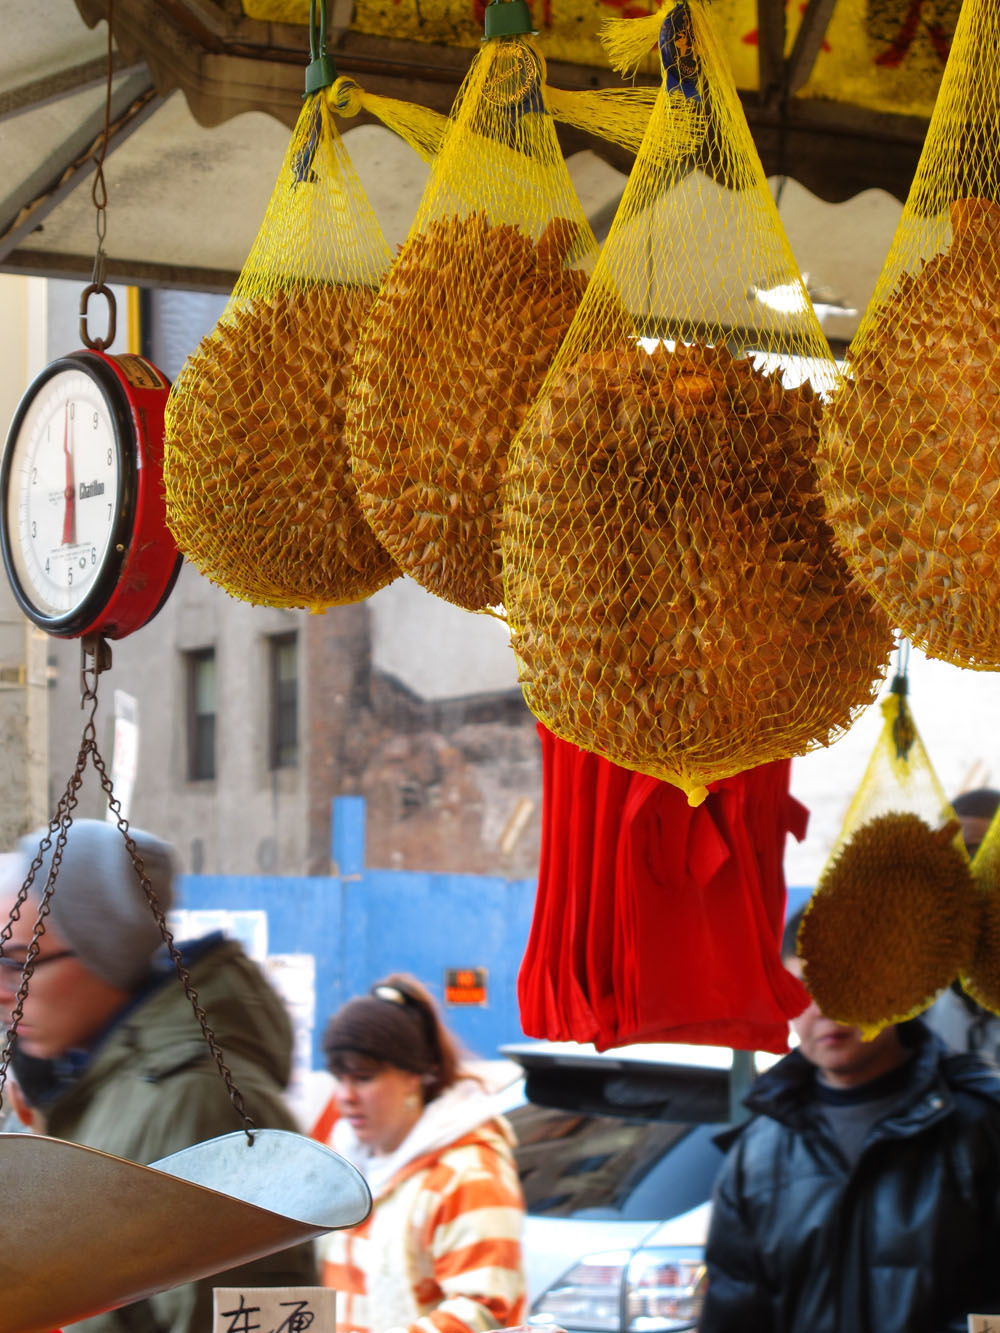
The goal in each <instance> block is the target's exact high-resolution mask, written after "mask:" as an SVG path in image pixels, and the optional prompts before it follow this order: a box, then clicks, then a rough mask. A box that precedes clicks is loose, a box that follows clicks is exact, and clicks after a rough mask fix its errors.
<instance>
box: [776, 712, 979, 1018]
mask: <svg viewBox="0 0 1000 1333" xmlns="http://www.w3.org/2000/svg"><path fill="white" fill-rule="evenodd" d="M882 713H883V724H882V730H881V733H880V735H879V738H878V741H877V742H876V745H875V748H874V750H873V751H872V755H871V758H870V760H869V762H868V766H867V768H866V770H865V773H864V776H863V777H862V779H861V782H860V784H859V786H858V789H857V791H856V793H855V795H854V798H853V799H852V801H851V804H850V806H849V808H848V811H847V814H846V815H845V817H844V821H843V824H842V826H841V829H840V833H839V835H838V838H837V842H836V844H835V846H834V848H833V851H832V852H831V855H830V857H829V859H828V861H827V864H826V866H825V867H824V869H823V873H822V875H821V876H820V879H819V883H818V885H817V888H816V892H815V893H814V894H813V897H812V898H811V899H810V903H809V907H808V909H807V911H806V915H805V917H804V919H803V922H802V926H801V927H800V930H799V937H798V952H799V954H800V956H801V958H802V960H803V971H804V975H805V981H806V985H807V986H808V987H809V990H810V992H811V993H812V995H813V996H814V998H815V999H816V1002H817V1004H818V1005H819V1007H820V1008H821V1009H822V1010H823V1012H824V1013H825V1014H826V1015H827V1016H828V1017H830V1018H835V1019H837V1020H838V1021H840V1022H842V1023H848V1024H851V1025H854V1026H858V1027H860V1028H861V1029H862V1030H863V1031H864V1033H865V1035H866V1036H868V1037H873V1036H875V1034H876V1033H877V1032H879V1031H880V1030H881V1029H882V1028H883V1027H886V1026H887V1025H888V1024H890V1023H895V1022H900V1021H902V1020H903V1019H905V1018H911V1017H913V1015H914V1014H917V1013H920V1011H921V1010H923V1009H926V1008H927V1006H928V1005H929V1004H931V1002H932V1001H933V999H934V997H935V995H936V994H937V993H938V992H939V991H941V990H943V989H944V987H945V986H947V985H949V984H950V982H952V981H953V980H954V979H955V977H956V976H958V974H959V971H960V970H961V969H962V968H963V967H964V966H965V964H966V963H967V962H968V960H969V958H970V957H971V955H972V950H973V946H974V941H975V937H976V932H977V928H978V914H979V909H978V902H977V895H976V891H975V888H974V885H973V881H972V877H971V873H970V869H969V858H968V855H967V854H966V851H965V845H964V843H963V842H962V836H961V832H960V828H959V824H958V822H957V820H955V817H954V812H953V811H952V809H951V805H950V804H949V801H948V798H947V797H946V795H945V793H944V789H943V788H942V786H941V783H940V781H939V780H938V777H937V774H936V773H935V771H934V768H933V765H932V764H931V761H930V758H929V756H928V754H927V751H926V749H925V748H924V745H923V742H922V741H921V739H920V735H919V733H918V732H917V729H916V726H915V724H914V722H913V717H912V714H911V713H910V710H909V706H908V704H907V702H906V699H905V697H904V696H901V695H899V694H895V693H893V694H891V695H889V696H888V698H886V699H885V700H884V701H883V703H882Z"/></svg>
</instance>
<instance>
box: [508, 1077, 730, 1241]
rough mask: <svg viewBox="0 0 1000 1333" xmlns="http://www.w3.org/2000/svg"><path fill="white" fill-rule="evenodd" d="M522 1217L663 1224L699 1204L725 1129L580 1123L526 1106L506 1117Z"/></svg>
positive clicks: (610, 1119) (588, 1119) (616, 1119)
mask: <svg viewBox="0 0 1000 1333" xmlns="http://www.w3.org/2000/svg"><path fill="white" fill-rule="evenodd" d="M507 1114H508V1119H509V1120H510V1122H511V1124H512V1125H513V1127H514V1130H515V1132H516V1133H517V1138H518V1145H519V1146H518V1148H517V1164H518V1170H519V1172H520V1176H521V1187H522V1189H523V1190H524V1197H525V1202H526V1204H527V1208H528V1212H529V1213H530V1214H533V1215H536V1216H539V1215H540V1216H545V1217H576V1218H591V1219H602V1218H604V1219H614V1220H619V1221H643V1222H656V1221H666V1220H667V1219H668V1218H671V1217H676V1216H678V1214H680V1213H684V1212H687V1211H688V1209H689V1208H694V1207H696V1206H697V1205H698V1204H700V1203H704V1202H705V1200H706V1199H707V1198H708V1197H709V1195H710V1194H711V1192H712V1183H713V1181H714V1179H715V1176H716V1172H717V1171H718V1169H719V1165H720V1164H721V1162H722V1154H721V1152H720V1151H719V1149H718V1148H717V1147H716V1146H715V1144H714V1143H713V1142H712V1138H713V1135H715V1134H717V1133H718V1132H719V1131H720V1130H722V1129H724V1128H725V1126H724V1125H721V1124H713V1125H706V1124H701V1125H691V1124H670V1123H664V1122H660V1121H657V1122H648V1121H637V1120H629V1119H626V1118H624V1117H621V1116H602V1115H585V1114H581V1113H577V1112H571V1111H557V1110H550V1109H548V1108H546V1107H542V1106H536V1105H533V1104H532V1103H530V1102H529V1103H527V1104H525V1105H522V1106H520V1107H517V1108H515V1109H514V1110H512V1111H509V1112H508V1113H507Z"/></svg>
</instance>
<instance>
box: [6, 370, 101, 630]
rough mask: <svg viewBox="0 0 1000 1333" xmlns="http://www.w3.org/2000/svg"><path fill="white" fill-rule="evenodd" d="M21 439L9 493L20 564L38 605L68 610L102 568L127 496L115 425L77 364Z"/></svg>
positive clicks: (58, 380) (42, 402) (52, 384)
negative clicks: (117, 515) (123, 489)
mask: <svg viewBox="0 0 1000 1333" xmlns="http://www.w3.org/2000/svg"><path fill="white" fill-rule="evenodd" d="M19 443H20V447H19V448H18V449H17V452H16V456H15V457H14V459H12V464H11V467H12V472H11V483H10V487H9V490H8V494H7V505H8V513H7V522H8V525H9V527H10V530H11V532H12V533H16V534H17V540H16V541H15V543H14V547H13V552H12V554H13V564H14V570H15V572H16V574H17V576H18V578H19V579H20V580H21V582H22V584H24V585H25V586H26V587H29V588H30V589H31V590H32V595H33V600H35V601H36V602H37V603H38V605H39V607H40V609H42V610H44V611H47V612H49V613H50V614H51V615H54V616H57V615H62V614H65V613H66V612H67V611H70V610H72V609H73V607H74V606H78V605H79V604H80V602H81V601H82V600H83V599H84V597H85V596H86V595H87V593H88V592H89V590H90V588H91V586H92V584H93V582H94V580H95V579H96V578H97V577H98V575H99V574H100V572H101V571H102V569H104V567H105V562H106V560H107V557H108V554H109V546H110V544H111V541H112V538H113V535H114V527H115V522H114V516H115V511H116V510H117V508H118V507H119V501H120V498H121V497H120V492H121V481H122V468H121V459H120V456H119V448H118V444H117V440H116V437H115V429H114V426H113V424H112V420H111V414H110V412H109V410H108V405H107V403H106V402H105V400H104V397H103V395H102V394H101V392H100V390H99V389H98V387H97V385H96V384H95V383H94V381H93V380H92V379H91V378H90V377H89V376H88V375H86V374H84V373H83V371H77V370H69V371H63V372H61V373H60V374H57V375H54V376H53V377H52V378H51V379H50V380H49V381H48V384H47V385H46V386H45V388H44V389H43V390H42V392H40V393H39V394H38V396H37V397H36V398H35V400H34V402H33V403H32V404H31V406H30V408H29V409H28V412H27V414H26V416H25V420H24V424H23V426H22V429H21V433H20V437H19Z"/></svg>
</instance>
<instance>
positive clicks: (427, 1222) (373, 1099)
mask: <svg viewBox="0 0 1000 1333" xmlns="http://www.w3.org/2000/svg"><path fill="white" fill-rule="evenodd" d="M323 1049H324V1053H325V1055H326V1059H327V1064H328V1067H329V1069H330V1071H331V1072H332V1073H333V1075H334V1076H335V1078H336V1080H337V1087H336V1092H335V1096H334V1099H333V1102H332V1103H331V1106H330V1107H329V1108H328V1109H327V1111H326V1112H324V1115H323V1116H321V1117H320V1120H319V1121H318V1122H317V1125H316V1126H315V1128H314V1130H313V1134H314V1136H315V1137H317V1138H321V1139H323V1140H324V1141H325V1142H327V1143H329V1144H330V1145H331V1147H333V1148H334V1149H335V1150H336V1151H337V1152H339V1153H341V1154H342V1155H343V1156H345V1157H347V1158H348V1159H349V1160H350V1161H352V1162H353V1163H354V1164H355V1165H356V1166H357V1167H358V1168H359V1170H361V1171H362V1172H363V1173H364V1175H365V1177H366V1179H367V1180H368V1184H369V1187H370V1188H371V1192H372V1198H373V1201H374V1204H373V1208H372V1212H371V1215H370V1216H369V1217H368V1219H367V1221H365V1222H363V1223H362V1224H361V1225H360V1226H358V1227H354V1228H351V1229H350V1230H344V1231H333V1232H330V1233H329V1234H328V1235H326V1236H324V1237H322V1238H321V1240H320V1241H319V1252H320V1259H321V1263H322V1274H323V1282H324V1284H325V1285H326V1286H328V1287H334V1288H336V1290H337V1292H338V1297H337V1333H403V1330H407V1333H487V1330H490V1329H495V1328H504V1327H508V1326H511V1325H515V1324H517V1323H519V1322H520V1318H521V1314H522V1311H523V1307H524V1275H523V1270H522V1264H521V1229H522V1224H523V1220H524V1201H523V1199H522V1197H521V1189H520V1185H519V1183H518V1178H517V1168H516V1166H515V1164H514V1156H513V1152H512V1144H513V1134H512V1132H511V1130H510V1127H509V1126H508V1125H507V1123H506V1121H504V1120H503V1119H502V1118H499V1117H497V1116H496V1115H495V1114H494V1113H493V1112H492V1110H491V1108H490V1102H489V1098H488V1097H487V1095H486V1093H485V1092H484V1091H483V1089H482V1087H481V1085H480V1083H479V1081H478V1080H477V1079H476V1078H475V1077H473V1076H470V1075H467V1074H463V1072H462V1070H461V1068H460V1065H459V1058H458V1051H457V1047H456V1043H455V1041H454V1039H453V1038H452V1037H451V1035H450V1034H449V1033H448V1031H447V1029H446V1028H445V1027H444V1025H443V1024H442V1022H441V1020H440V1018H439V1016H438V1013H437V1010H436V1008H435V1005H434V1001H433V1000H432V999H431V997H430V995H429V994H428V993H427V991H426V990H425V989H424V988H423V987H422V986H421V985H420V983H419V982H417V981H415V980H414V979H413V978H412V977H408V976H402V975H393V976H390V977H387V978H386V979H385V980H384V981H382V982H379V983H378V984H377V985H375V986H373V987H372V988H371V990H370V991H369V993H368V994H367V995H363V996H358V997H356V998H354V999H353V1000H349V1001H348V1002H347V1004H345V1005H344V1006H343V1007H342V1008H341V1009H340V1010H338V1012H337V1013H336V1014H335V1015H334V1016H333V1018H332V1019H331V1020H330V1022H329V1024H328V1026H327V1029H326V1032H325V1033H324V1036H323ZM331 1121H332V1124H331Z"/></svg>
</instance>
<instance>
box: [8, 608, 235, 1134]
mask: <svg viewBox="0 0 1000 1333" xmlns="http://www.w3.org/2000/svg"><path fill="white" fill-rule="evenodd" d="M81 654H82V662H81V669H80V678H81V688H82V699H81V702H80V707H81V708H86V706H87V705H88V704H89V705H90V713H89V715H88V717H87V721H86V724H85V726H84V728H83V736H82V739H81V742H80V753H79V754H78V755H77V760H76V766H75V768H74V769H73V774H72V776H71V777H70V779H69V782H68V783H67V785H66V790H65V791H64V792H63V795H62V797H61V798H60V800H59V804H58V806H57V808H56V813H55V816H54V817H53V819H52V820H51V822H50V824H49V828H48V832H47V833H46V835H45V837H44V838H43V839H42V841H41V844H40V845H39V848H38V851H37V853H36V854H35V858H34V860H33V861H32V863H31V866H30V867H29V870H28V875H27V878H26V879H25V881H24V884H23V885H22V887H21V889H20V892H19V893H18V895H17V899H16V901H15V904H14V907H13V909H12V911H11V914H10V918H9V919H8V921H7V923H6V924H5V926H4V927H3V930H2V931H0V956H2V955H3V946H4V945H5V944H6V943H8V942H9V940H10V937H11V934H12V933H13V927H14V922H15V921H17V920H19V918H20V915H21V909H22V907H23V906H24V903H25V901H26V899H27V897H28V892H29V890H30V888H31V885H32V883H33V882H34V878H35V874H36V873H37V871H38V870H39V868H40V867H41V864H42V861H43V859H44V857H45V853H46V852H47V851H48V850H49V848H50V847H51V846H52V834H53V833H56V834H57V836H56V845H55V850H54V851H53V853H52V865H51V867H50V869H49V875H48V879H47V880H46V883H45V890H44V892H43V894H42V900H41V903H40V904H39V908H38V918H37V920H36V922H35V928H34V932H33V935H32V939H31V943H30V945H29V946H28V951H27V954H26V955H25V960H24V969H23V971H22V973H21V984H20V987H19V988H18V992H17V1001H16V1004H15V1007H14V1010H13V1012H12V1013H11V1021H10V1026H9V1027H8V1028H7V1033H6V1040H5V1043H4V1049H3V1052H2V1054H0V1106H2V1105H3V1090H4V1086H5V1084H6V1080H7V1070H8V1068H9V1065H10V1058H11V1054H12V1052H13V1048H14V1042H15V1039H16V1036H17V1028H18V1025H19V1024H20V1022H21V1017H22V1013H23V1009H24V1002H25V1000H26V999H27V996H28V988H29V985H30V982H31V977H32V973H33V972H34V967H35V959H36V958H37V956H38V951H39V944H40V941H41V938H42V936H43V935H44V933H45V918H46V917H47V916H48V914H49V911H50V907H49V902H50V899H51V897H52V894H53V892H54V890H55V886H56V880H57V878H58V875H59V867H60V865H61V864H62V857H63V851H64V850H65V847H66V839H67V836H68V834H69V829H70V826H71V824H72V822H73V811H74V809H75V808H76V805H77V793H78V792H79V790H80V787H81V786H82V785H83V775H84V771H85V770H86V767H87V761H88V759H89V760H90V761H91V762H92V763H93V765H94V768H95V770H96V771H97V774H98V776H99V778H100V781H101V787H102V788H103V790H104V793H105V795H106V796H107V798H108V806H109V807H110V809H111V811H112V813H113V814H114V816H115V820H116V822H117V825H118V829H119V831H120V833H121V835H122V837H123V839H124V841H125V846H126V848H127V850H128V854H129V857H130V859H131V861H132V865H133V867H134V869H135V873H136V875H137V877H138V879H139V882H140V884H141V885H142V891H143V893H144V894H145V897H146V901H147V903H148V904H149V907H150V910H151V911H152V913H153V916H154V917H155V919H156V924H157V925H158V926H159V929H160V936H161V938H162V939H163V942H164V944H165V945H166V947H167V951H168V953H169V954H170V957H171V960H172V961H173V964H174V968H175V970H176V972H177V975H178V977H179V978H180V982H181V985H182V986H183V987H184V993H185V995H186V996H187V998H188V1000H189V1001H190V1003H191V1008H192V1009H193V1010H194V1015H195V1018H196V1019H197V1020H198V1025H199V1026H200V1028H201V1031H202V1035H203V1036H204V1038H205V1041H206V1043H207V1044H208V1047H209V1050H210V1051H211V1052H212V1057H213V1059H214V1060H215V1064H216V1067H217V1069H218V1071H219V1074H220V1076H221V1078H222V1081H223V1083H224V1084H225V1085H226V1092H227V1094H228V1096H229V1101H230V1103H231V1105H232V1107H233V1109H234V1110H235V1112H236V1114H237V1115H238V1116H239V1117H240V1119H241V1120H242V1122H243V1132H244V1133H245V1134H246V1136H247V1140H248V1142H249V1143H250V1145H251V1146H253V1141H254V1133H253V1131H254V1129H255V1125H254V1121H253V1119H252V1118H251V1117H250V1116H249V1115H248V1114H247V1110H246V1106H245V1104H244V1101H243V1094H242V1093H241V1092H240V1090H239V1088H238V1087H237V1086H236V1082H235V1080H234V1078H233V1075H232V1071H231V1070H230V1069H229V1066H228V1065H227V1064H226V1061H225V1056H224V1055H223V1053H222V1049H221V1047H220V1046H219V1043H218V1040H217V1039H216V1036H215V1033H214V1032H213V1031H212V1029H211V1027H210V1026H209V1023H208V1017H207V1015H206V1013H205V1010H204V1009H203V1008H202V1006H201V1003H200V1001H199V999H198V992H197V991H196V990H195V989H194V987H193V986H192V985H191V977H190V975H189V973H188V971H187V968H186V967H185V966H184V960H183V957H182V956H181V953H180V950H179V949H178V948H177V945H176V944H175V942H174V937H173V934H172V933H171V930H170V927H169V926H168V925H167V919H166V916H165V915H164V912H163V909H162V908H161V907H160V904H159V901H158V899H157V897H156V893H155V891H154V889H153V886H152V884H151V883H150V880H149V876H148V875H147V874H146V867H145V865H144V863H143V860H142V857H141V856H140V855H139V849H138V847H137V846H136V843H135V840H134V838H132V836H131V834H130V833H129V825H128V820H127V819H126V818H125V817H124V815H123V814H122V808H121V803H120V802H119V800H118V798H117V797H116V796H115V794H114V787H113V785H112V781H111V776H110V774H109V773H108V770H107V766H106V764H105V762H104V759H103V757H102V755H101V752H100V750H99V749H98V746H97V728H96V725H95V717H96V714H97V683H98V677H99V676H100V673H101V671H103V670H105V669H106V668H107V667H108V666H110V665H111V651H110V649H109V647H108V645H107V643H106V641H105V640H104V639H103V638H102V637H101V635H99V634H98V635H90V636H87V637H85V638H84V639H83V640H82V643H81ZM88 655H91V656H92V657H93V665H92V666H88V661H87V659H88ZM57 831H58V832H57Z"/></svg>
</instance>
